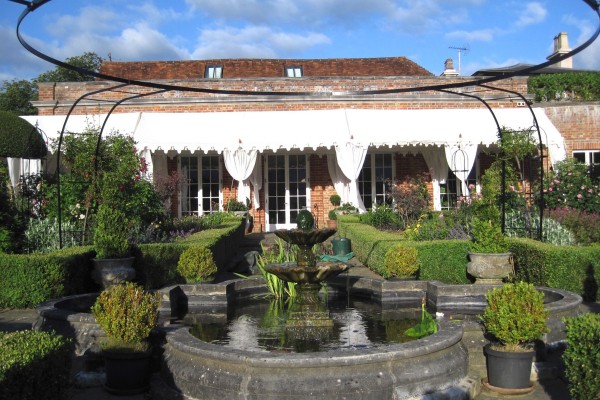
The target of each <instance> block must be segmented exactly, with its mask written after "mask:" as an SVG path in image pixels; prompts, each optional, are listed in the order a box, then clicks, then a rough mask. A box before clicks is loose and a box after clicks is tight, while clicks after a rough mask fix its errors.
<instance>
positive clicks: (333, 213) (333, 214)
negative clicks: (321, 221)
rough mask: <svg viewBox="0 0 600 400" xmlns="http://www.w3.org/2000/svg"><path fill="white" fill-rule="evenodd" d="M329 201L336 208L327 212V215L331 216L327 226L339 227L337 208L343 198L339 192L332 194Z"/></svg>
mask: <svg viewBox="0 0 600 400" xmlns="http://www.w3.org/2000/svg"><path fill="white" fill-rule="evenodd" d="M329 202H330V203H331V205H332V206H333V207H334V208H333V209H332V210H330V211H329V213H327V217H328V218H329V219H328V220H327V227H328V228H329V229H336V228H337V213H336V209H337V207H339V206H340V204H341V203H342V198H341V197H340V196H339V195H338V194H332V195H331V196H329Z"/></svg>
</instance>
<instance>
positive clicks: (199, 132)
mask: <svg viewBox="0 0 600 400" xmlns="http://www.w3.org/2000/svg"><path fill="white" fill-rule="evenodd" d="M534 112H535V115H536V117H537V120H538V123H539V126H540V129H541V131H542V141H543V142H544V143H545V144H546V145H547V146H548V147H549V149H550V155H551V159H552V160H553V162H556V161H558V160H561V159H564V158H565V157H566V154H565V147H564V142H563V138H562V137H561V135H560V133H559V132H558V130H557V129H556V127H555V126H554V125H553V124H552V122H551V121H550V120H549V119H548V117H547V116H546V113H545V111H544V109H542V108H536V109H534ZM494 114H495V115H496V118H497V119H498V123H499V124H500V126H501V127H507V128H512V129H527V128H530V127H532V126H533V125H534V123H533V117H532V115H531V112H530V111H529V109H528V108H510V109H494ZM23 118H24V119H26V120H28V121H29V122H31V123H32V124H34V125H36V124H37V125H38V127H39V128H40V129H41V130H42V131H43V132H44V134H45V135H47V136H48V138H56V137H58V135H59V134H60V131H61V129H62V125H63V123H64V118H65V117H64V116H28V117H23ZM105 118H106V115H94V116H83V115H74V116H71V117H70V118H69V122H68V124H67V129H66V130H67V131H71V132H79V131H82V130H83V129H85V128H86V127H87V126H89V125H90V124H91V125H92V126H100V124H101V123H102V122H103V121H104V119H105ZM110 130H118V131H119V132H121V133H123V134H132V135H133V136H134V138H135V140H136V141H137V143H138V148H140V149H149V150H151V151H156V150H163V151H165V152H168V151H169V150H175V151H177V152H181V151H183V150H189V151H192V152H193V151H196V150H199V151H202V152H208V151H217V152H219V153H221V152H222V151H223V150H225V149H228V150H232V151H235V150H237V149H240V148H241V149H244V150H246V151H250V150H257V151H261V152H262V151H265V150H272V151H278V150H291V149H299V150H304V149H317V148H328V149H329V148H332V147H333V146H336V145H344V144H346V143H349V142H351V143H354V144H357V145H362V146H369V147H384V146H385V147H396V146H401V147H404V146H429V145H437V146H446V145H452V144H459V143H462V144H481V145H484V146H489V145H491V144H494V143H496V142H497V140H498V137H497V127H496V124H495V122H494V119H493V117H492V114H491V113H490V112H489V111H488V110H487V109H439V110H371V109H368V110H363V109H337V110H305V111H246V112H220V113H214V112H210V113H150V112H143V113H115V114H113V115H111V117H110V118H109V120H108V124H107V127H106V128H105V132H106V133H108V132H110Z"/></svg>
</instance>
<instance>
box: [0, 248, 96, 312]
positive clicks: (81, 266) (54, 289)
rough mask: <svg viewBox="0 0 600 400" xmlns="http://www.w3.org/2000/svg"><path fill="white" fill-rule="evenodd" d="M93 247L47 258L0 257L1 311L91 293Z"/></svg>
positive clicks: (39, 255)
mask: <svg viewBox="0 0 600 400" xmlns="http://www.w3.org/2000/svg"><path fill="white" fill-rule="evenodd" d="M93 255H94V252H93V251H92V249H91V247H71V248H66V249H62V250H57V251H55V252H52V253H48V254H32V255H25V254H0V266H1V267H0V308H28V307H33V306H35V305H36V304H39V303H41V302H43V301H46V300H49V299H53V298H57V297H62V296H68V295H71V294H77V293H86V292H90V291H91V288H93V287H94V286H93V282H92V280H91V275H90V270H91V266H90V259H91V258H92V257H93Z"/></svg>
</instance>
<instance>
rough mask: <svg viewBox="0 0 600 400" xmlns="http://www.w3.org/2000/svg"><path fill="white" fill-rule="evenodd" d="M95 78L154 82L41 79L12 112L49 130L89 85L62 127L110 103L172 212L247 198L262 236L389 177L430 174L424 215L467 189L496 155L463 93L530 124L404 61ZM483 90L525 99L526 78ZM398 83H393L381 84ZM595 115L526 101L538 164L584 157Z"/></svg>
mask: <svg viewBox="0 0 600 400" xmlns="http://www.w3.org/2000/svg"><path fill="white" fill-rule="evenodd" d="M100 72H101V73H103V74H107V75H110V76H117V77H120V78H124V79H127V80H132V81H151V82H153V83H158V84H161V85H164V86H165V87H166V88H167V89H164V90H158V89H156V88H153V87H145V86H140V85H119V84H116V83H115V82H109V81H100V80H98V81H92V82H83V83H73V82H69V83H41V84H39V101H37V102H36V103H35V106H36V107H37V108H38V110H39V115H38V116H32V117H24V118H26V119H27V120H29V121H30V122H32V123H33V124H38V126H39V127H40V129H41V130H42V131H44V133H45V134H46V135H47V136H49V137H56V136H57V135H58V133H60V131H61V129H62V125H63V123H64V116H65V115H66V114H67V113H68V112H69V109H70V107H71V106H72V105H73V104H74V103H75V102H76V101H77V100H78V99H79V98H80V97H81V96H83V95H86V94H88V93H92V92H95V93H96V94H94V95H89V96H87V97H84V98H82V99H81V100H80V101H79V102H78V103H77V106H76V107H75V108H74V109H73V113H72V115H71V117H70V118H69V123H68V125H67V129H66V130H67V131H72V132H78V131H81V130H82V129H83V128H84V127H85V126H86V124H87V123H89V122H90V121H92V122H94V123H96V124H98V125H100V124H101V123H102V122H103V121H104V119H105V116H106V114H107V113H108V112H109V111H110V110H111V108H112V107H113V106H115V105H117V104H118V106H117V107H116V108H115V110H114V113H113V114H112V115H111V116H110V118H109V119H108V122H107V127H106V128H105V130H107V131H109V130H110V129H118V130H119V131H120V132H121V133H127V134H132V135H133V136H134V138H135V139H136V141H137V142H138V146H139V150H140V151H141V152H142V153H143V154H144V156H145V157H146V159H147V160H149V161H151V164H152V171H153V173H154V175H155V176H158V175H165V174H170V173H173V172H174V171H178V172H179V173H181V174H183V175H184V176H185V177H186V178H187V179H186V180H185V183H184V184H183V185H182V188H181V190H180V192H179V193H178V194H177V195H176V196H174V197H173V199H172V202H171V206H172V213H173V214H174V215H187V214H198V215H202V214H204V213H207V212H212V211H214V210H216V209H223V206H224V204H225V203H226V202H227V200H228V199H229V198H231V197H237V198H238V199H240V200H245V199H248V200H249V201H250V202H251V208H252V211H251V213H252V215H253V216H254V220H255V227H256V228H257V229H263V230H267V231H271V230H274V229H279V228H289V227H291V226H295V216H296V215H297V213H298V211H299V210H301V209H302V208H304V207H306V208H308V209H310V210H311V211H312V212H313V213H314V214H315V216H316V217H317V223H318V225H319V226H324V225H325V224H326V221H327V214H328V212H329V210H331V209H332V208H333V205H331V204H330V202H329V197H330V196H331V195H332V194H334V193H338V194H339V195H340V196H341V197H342V201H343V202H349V203H352V204H353V205H355V206H357V207H358V208H360V209H361V210H366V209H368V208H371V207H372V206H373V205H374V204H377V203H379V202H381V201H384V199H385V196H386V191H387V188H388V187H389V183H390V182H396V181H401V180H403V179H404V177H405V176H408V175H415V174H421V173H429V174H430V178H429V181H428V186H429V191H430V194H431V195H432V198H433V199H434V202H433V203H434V204H433V207H434V209H443V208H448V207H452V206H453V204H454V202H455V201H456V198H457V196H460V195H461V194H463V193H465V192H466V190H467V189H466V188H467V184H470V183H473V184H475V185H479V179H480V176H481V175H482V173H483V172H484V171H485V168H487V167H488V166H489V164H490V162H491V160H492V158H491V157H490V155H491V154H493V153H494V152H495V151H497V146H496V144H495V143H496V141H497V131H498V129H497V125H496V123H495V121H494V118H493V116H492V113H491V112H490V111H489V110H488V109H487V108H486V106H485V105H484V103H482V101H480V100H478V99H476V98H474V97H473V96H477V97H479V98H480V99H482V100H484V101H485V102H486V103H487V105H489V107H491V109H492V110H493V114H494V116H495V117H496V119H497V120H498V124H499V125H500V126H502V127H508V128H513V129H528V128H530V127H532V126H533V116H532V114H531V112H530V110H529V108H528V107H526V106H525V104H524V102H523V101H522V99H520V98H518V97H516V96H510V95H507V93H506V92H503V91H498V90H493V89H490V88H482V87H476V86H464V87H462V88H460V89H454V90H453V92H460V93H463V94H467V95H470V97H469V96H465V95H458V94H455V93H450V92H449V91H439V90H423V91H419V90H417V91H414V90H408V89H410V88H424V87H430V86H433V85H440V84H447V83H454V82H461V83H465V85H468V83H469V82H471V81H473V80H475V79H476V78H474V77H461V76H456V75H455V74H443V75H442V76H439V77H438V76H434V75H433V74H431V73H430V72H428V71H427V70H425V69H423V68H422V67H420V66H419V65H417V64H415V63H414V62H412V61H410V60H408V59H406V58H404V57H392V58H369V59H366V58H365V59H327V60H291V59H277V60H273V59H264V60H263V59H220V60H202V61H170V62H105V63H103V65H102V69H101V71H100ZM493 85H494V86H495V87H497V88H501V89H507V90H512V91H516V92H519V93H522V94H526V93H527V78H526V77H514V78H510V79H506V80H502V81H497V82H495V83H494V84H493ZM178 87H185V88H187V89H186V90H182V89H180V90H178V89H176V88H178ZM401 88H405V89H407V91H401V90H400V91H398V90H395V91H389V89H401ZM386 90H388V91H389V92H386ZM224 91H225V94H224V93H223V92H224ZM365 91H368V92H370V93H369V94H364V92H365ZM261 92H262V93H261ZM361 92H363V93H361ZM123 99H127V100H126V101H124V100H123ZM599 110H600V106H599V105H598V104H584V105H578V104H568V105H562V104H559V105H549V106H543V107H542V106H539V105H535V106H534V107H533V112H534V113H535V116H536V118H537V121H538V124H539V126H540V129H541V131H542V136H543V137H542V142H543V143H544V146H545V149H546V150H545V154H544V156H545V157H548V160H549V161H550V162H551V163H553V162H556V161H558V160H561V159H563V158H564V157H566V156H572V155H573V154H575V153H576V152H578V151H584V153H583V154H584V156H585V157H588V155H587V153H585V152H590V154H592V156H593V154H595V153H594V150H598V149H600V118H598V117H599V116H600V111H599Z"/></svg>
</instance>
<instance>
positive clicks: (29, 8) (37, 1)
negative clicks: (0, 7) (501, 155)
mask: <svg viewBox="0 0 600 400" xmlns="http://www.w3.org/2000/svg"><path fill="white" fill-rule="evenodd" d="M9 1H12V2H15V3H19V4H23V5H24V6H26V9H25V10H24V11H23V12H22V13H21V15H20V16H19V18H18V22H17V27H16V35H17V38H18V40H19V42H20V43H21V45H22V46H23V47H24V48H25V49H26V50H28V51H29V52H30V53H32V54H34V55H35V56H37V57H39V58H41V59H43V60H45V61H48V62H50V63H52V64H54V65H56V66H60V67H63V68H66V69H69V70H72V71H76V72H78V73H80V74H82V75H88V76H93V77H95V78H98V79H101V80H106V81H112V82H120V83H121V85H117V86H115V87H113V88H109V89H102V90H100V91H96V92H91V93H89V94H86V95H83V96H82V97H81V98H80V99H78V100H77V101H76V103H75V104H73V106H72V107H71V110H69V113H68V114H67V116H66V118H65V123H64V125H63V130H62V131H61V140H62V135H63V133H64V129H65V127H66V125H67V121H68V118H69V116H70V114H71V112H72V110H73V108H74V107H75V105H76V104H77V103H78V102H79V101H80V100H82V99H83V98H85V97H87V96H88V95H91V94H97V93H99V92H102V91H108V90H113V89H115V88H120V87H124V86H128V85H133V86H140V87H147V88H154V89H160V90H158V91H156V92H150V93H148V94H143V95H137V96H132V97H127V98H124V99H122V100H119V101H117V102H116V104H115V105H114V106H113V107H112V109H111V111H110V113H112V111H114V109H115V108H116V107H117V106H118V105H120V104H122V103H123V102H125V101H127V100H130V99H133V98H137V97H142V96H144V95H150V94H156V93H160V92H164V91H171V90H179V91H186V92H197V93H207V94H220V95H238V96H294V97H298V96H308V97H313V98H331V97H338V96H368V95H385V94H397V93H409V92H423V91H428V90H429V91H440V92H445V93H450V94H454V95H459V96H466V97H471V98H474V99H477V100H479V101H481V102H482V103H483V104H484V105H485V106H486V107H487V108H488V110H489V111H490V112H491V114H492V117H493V118H494V121H495V123H496V126H497V127H498V134H499V138H500V140H501V141H502V132H501V129H500V125H499V124H498V120H497V118H496V116H495V114H494V112H493V110H492V109H491V107H490V106H489V104H487V102H485V101H484V100H483V99H482V98H480V97H479V96H476V95H473V94H468V93H461V92H455V91H452V90H450V89H459V88H464V87H477V86H480V87H483V88H486V89H490V90H498V91H502V92H506V93H511V94H513V95H517V96H519V97H520V98H522V99H523V100H524V101H525V104H527V105H528V107H529V109H530V111H531V113H532V115H533V118H534V125H535V127H536V129H537V131H538V137H539V139H540V154H541V155H543V143H542V141H541V133H540V129H539V125H538V123H537V119H536V117H535V114H534V113H533V110H532V109H531V106H530V105H529V102H528V101H527V100H526V99H525V97H523V96H522V95H521V94H520V93H517V92H514V91H510V90H507V89H500V88H496V87H492V86H488V85H487V84H488V83H492V82H496V81H500V80H504V79H508V78H512V77H515V76H525V75H529V74H530V73H532V72H535V71H538V70H540V69H542V68H545V67H548V66H550V65H553V64H556V63H557V62H559V61H562V60H565V59H567V58H570V57H573V56H574V55H575V54H577V53H579V52H581V51H583V50H584V49H585V48H587V47H588V46H589V45H591V44H592V43H593V42H594V41H595V40H596V38H597V37H598V36H599V35H600V23H599V24H598V26H597V28H596V31H595V32H594V33H593V34H592V36H591V37H590V38H589V39H588V40H586V41H585V42H584V43H583V44H581V45H579V46H578V47H576V48H575V49H573V50H571V51H570V52H568V53H566V54H563V55H561V56H558V57H556V58H554V59H552V60H548V61H546V62H543V63H541V64H537V65H533V66H530V67H526V68H523V69H520V70H517V71H512V72H504V73H500V74H498V75H496V76H492V77H484V78H481V79H475V80H471V81H465V82H455V83H448V84H439V85H428V86H422V87H408V88H394V89H383V90H364V91H347V92H335V93H334V92H319V93H315V92H285V91H247V90H224V89H210V88H206V87H188V86H182V85H175V84H163V83H158V82H149V81H141V80H133V79H125V78H121V77H116V76H111V75H107V74H102V73H100V72H96V71H90V70H86V69H84V68H80V67H76V66H73V65H70V64H68V63H65V62H62V61H60V60H57V59H55V58H52V57H50V56H48V55H46V54H44V53H42V52H41V51H39V50H36V49H35V48H33V47H32V46H31V45H30V44H29V43H27V41H26V40H25V39H24V38H23V37H22V36H21V32H20V27H21V23H22V22H23V20H24V19H25V17H27V15H29V13H31V12H33V11H35V10H37V9H38V8H40V7H41V6H43V5H44V4H46V3H48V2H49V1H51V0H32V1H23V0H9ZM583 1H584V2H585V3H586V4H587V5H589V6H590V8H591V9H592V10H593V11H594V12H595V13H596V15H597V16H598V17H599V19H600V3H598V1H596V0H583ZM599 22H600V21H599ZM110 113H109V114H108V115H107V117H106V119H105V121H104V124H103V125H102V129H101V131H100V134H99V138H98V143H99V142H100V140H101V136H102V130H103V129H104V126H105V124H106V120H107V119H108V117H109V116H110ZM59 150H60V145H59ZM96 151H98V150H96ZM540 160H541V161H540V162H541V163H543V157H540ZM503 163H504V162H503ZM503 165H504V164H503ZM540 170H541V171H543V168H540ZM542 174H543V172H542ZM542 178H543V175H542ZM504 181H505V168H504V166H503V174H502V197H503V199H504V196H505V182H504ZM59 187H60V183H59ZM59 191H60V189H59ZM540 195H541V196H542V198H543V191H542V190H541V189H540ZM58 200H59V207H60V197H59V199H58ZM59 210H60V209H59ZM542 213H543V210H541V211H540V226H539V237H540V238H541V237H542V236H541V234H542V215H543V214H542ZM504 219H505V216H504V201H503V202H502V228H503V230H504V224H505V220H504ZM60 225H61V221H60V211H59V235H60V240H61V247H62V235H61V234H60V232H61V229H60Z"/></svg>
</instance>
